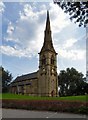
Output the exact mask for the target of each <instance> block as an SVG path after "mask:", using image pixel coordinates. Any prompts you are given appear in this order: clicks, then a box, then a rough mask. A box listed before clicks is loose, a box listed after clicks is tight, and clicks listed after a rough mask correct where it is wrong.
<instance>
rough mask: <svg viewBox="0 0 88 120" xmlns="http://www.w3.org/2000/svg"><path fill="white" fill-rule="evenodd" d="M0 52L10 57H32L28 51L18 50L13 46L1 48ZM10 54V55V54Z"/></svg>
mask: <svg viewBox="0 0 88 120" xmlns="http://www.w3.org/2000/svg"><path fill="white" fill-rule="evenodd" d="M0 51H1V52H2V53H3V54H5V55H9V56H15V57H27V58H28V57H31V56H30V54H29V53H28V51H26V50H24V51H23V50H21V49H19V50H18V49H16V48H14V47H11V46H0ZM8 53H9V54H8Z"/></svg>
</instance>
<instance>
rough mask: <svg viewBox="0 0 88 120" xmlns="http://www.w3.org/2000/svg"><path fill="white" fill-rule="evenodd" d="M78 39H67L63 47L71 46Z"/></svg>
mask: <svg viewBox="0 0 88 120" xmlns="http://www.w3.org/2000/svg"><path fill="white" fill-rule="evenodd" d="M77 41H78V40H77V39H74V38H73V39H72V38H71V39H68V40H66V41H65V44H64V45H63V47H64V48H65V49H66V48H69V47H72V46H73V45H74V44H75V43H76V42H77Z"/></svg>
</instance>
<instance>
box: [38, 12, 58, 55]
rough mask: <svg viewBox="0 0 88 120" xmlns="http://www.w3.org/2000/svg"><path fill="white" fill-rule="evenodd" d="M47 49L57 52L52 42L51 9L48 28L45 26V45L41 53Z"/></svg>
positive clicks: (47, 21)
mask: <svg viewBox="0 0 88 120" xmlns="http://www.w3.org/2000/svg"><path fill="white" fill-rule="evenodd" d="M45 51H51V52H54V53H56V52H55V49H54V47H53V43H52V37H51V27H50V19H49V11H47V20H46V28H45V35H44V43H43V47H42V49H41V51H40V53H42V52H45Z"/></svg>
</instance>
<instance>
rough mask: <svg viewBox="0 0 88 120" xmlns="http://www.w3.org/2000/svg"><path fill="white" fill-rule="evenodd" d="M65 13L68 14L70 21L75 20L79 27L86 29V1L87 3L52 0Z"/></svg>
mask: <svg viewBox="0 0 88 120" xmlns="http://www.w3.org/2000/svg"><path fill="white" fill-rule="evenodd" d="M54 3H56V4H58V5H59V6H60V7H61V8H62V10H64V12H65V13H69V15H70V19H71V20H73V19H75V23H77V22H78V23H79V26H82V25H83V26H84V27H86V26H87V24H88V1H87V2H82V1H80V2H63V0H54Z"/></svg>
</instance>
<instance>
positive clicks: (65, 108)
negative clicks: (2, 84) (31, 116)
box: [2, 99, 88, 114]
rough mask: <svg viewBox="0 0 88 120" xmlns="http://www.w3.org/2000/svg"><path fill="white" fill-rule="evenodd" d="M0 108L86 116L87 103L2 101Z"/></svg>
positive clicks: (87, 112) (87, 111)
mask: <svg viewBox="0 0 88 120" xmlns="http://www.w3.org/2000/svg"><path fill="white" fill-rule="evenodd" d="M2 108H15V109H26V110H46V111H57V112H73V113H82V114H88V102H79V101H63V100H62V101H60V100H58V101H57V100H13V99H3V100H2Z"/></svg>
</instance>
